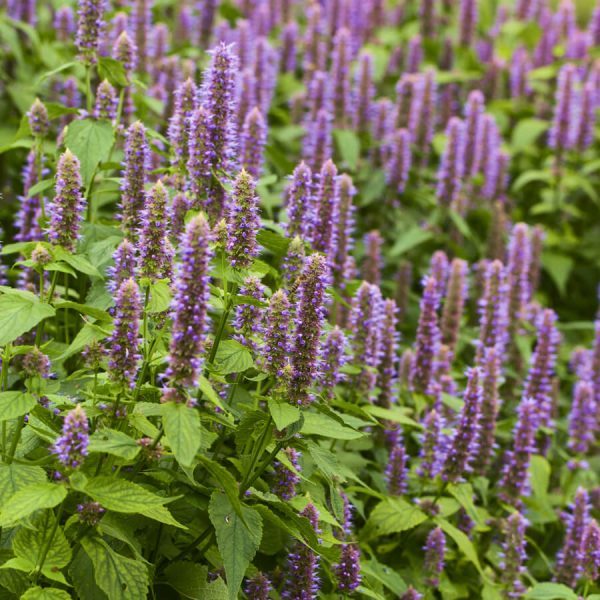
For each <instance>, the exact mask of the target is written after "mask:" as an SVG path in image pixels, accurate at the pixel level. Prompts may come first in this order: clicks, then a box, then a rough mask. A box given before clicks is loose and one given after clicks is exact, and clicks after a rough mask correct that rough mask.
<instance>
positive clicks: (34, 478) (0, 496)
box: [0, 463, 46, 506]
mask: <svg viewBox="0 0 600 600" xmlns="http://www.w3.org/2000/svg"><path fill="white" fill-rule="evenodd" d="M45 481H46V473H45V472H44V469H42V467H32V466H29V465H18V464H15V463H11V464H10V465H0V506H5V505H6V503H7V502H8V499H9V498H10V497H11V496H13V495H14V494H15V493H16V492H18V491H19V490H22V489H23V488H25V487H27V486H28V485H31V484H32V483H44V482H45Z"/></svg>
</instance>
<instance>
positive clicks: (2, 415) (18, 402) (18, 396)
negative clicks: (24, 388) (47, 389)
mask: <svg viewBox="0 0 600 600" xmlns="http://www.w3.org/2000/svg"><path fill="white" fill-rule="evenodd" d="M36 404H37V400H36V399H35V398H34V397H33V396H32V395H31V394H28V393H27V392H18V391H11V392H1V393H0V421H8V420H10V419H14V418H16V417H20V416H22V415H25V414H27V413H28V412H29V411H30V410H31V409H32V408H33V407H34V406H35V405H36Z"/></svg>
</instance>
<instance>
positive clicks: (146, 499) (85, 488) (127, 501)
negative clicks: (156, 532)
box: [71, 476, 185, 529]
mask: <svg viewBox="0 0 600 600" xmlns="http://www.w3.org/2000/svg"><path fill="white" fill-rule="evenodd" d="M71 482H72V483H73V481H71ZM73 485H75V484H73ZM80 489H81V491H82V492H85V493H86V494H88V495H89V496H91V497H92V498H93V499H94V500H96V502H99V503H100V504H102V506H103V507H104V508H107V509H109V510H114V511H115V512H122V513H131V514H135V513H141V514H142V515H145V516H146V517H148V518H149V519H154V520H155V521H160V522H161V523H165V524H166V525H174V526H175V527H181V528H184V529H185V527H184V526H183V525H181V523H178V522H177V521H176V520H175V519H174V518H173V516H172V515H171V513H170V512H169V511H168V510H167V509H166V508H165V507H164V506H163V504H166V503H167V502H169V501H170V500H173V498H161V497H160V496H156V495H155V494H153V493H152V492H149V491H148V490H146V489H145V488H143V487H141V486H139V485H137V484H136V483H133V482H131V481H126V480H124V479H113V478H112V477H108V476H100V477H94V478H92V479H89V480H87V481H86V482H85V483H83V485H81V486H80Z"/></svg>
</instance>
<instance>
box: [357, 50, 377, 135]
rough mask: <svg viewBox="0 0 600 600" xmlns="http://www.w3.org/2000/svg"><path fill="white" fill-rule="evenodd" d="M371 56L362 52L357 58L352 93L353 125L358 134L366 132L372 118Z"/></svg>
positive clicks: (373, 91) (373, 89) (373, 93)
mask: <svg viewBox="0 0 600 600" xmlns="http://www.w3.org/2000/svg"><path fill="white" fill-rule="evenodd" d="M374 97H375V86H374V85H373V56H372V55H371V54H369V53H368V52H363V53H362V54H361V55H360V56H359V58H358V66H357V68H356V74H355V81H354V90H353V94H352V102H353V107H352V114H353V126H354V129H356V131H357V133H359V134H366V133H368V131H369V129H370V127H371V120H372V118H373V99H374Z"/></svg>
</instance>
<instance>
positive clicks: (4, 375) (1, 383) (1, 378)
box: [0, 344, 11, 459]
mask: <svg viewBox="0 0 600 600" xmlns="http://www.w3.org/2000/svg"><path fill="white" fill-rule="evenodd" d="M10 348H11V346H10V344H6V346H5V348H4V354H3V355H2V370H1V371H0V389H1V390H2V391H3V392H4V391H6V383H7V380H8V366H9V364H10ZM2 458H3V459H6V421H2Z"/></svg>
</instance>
